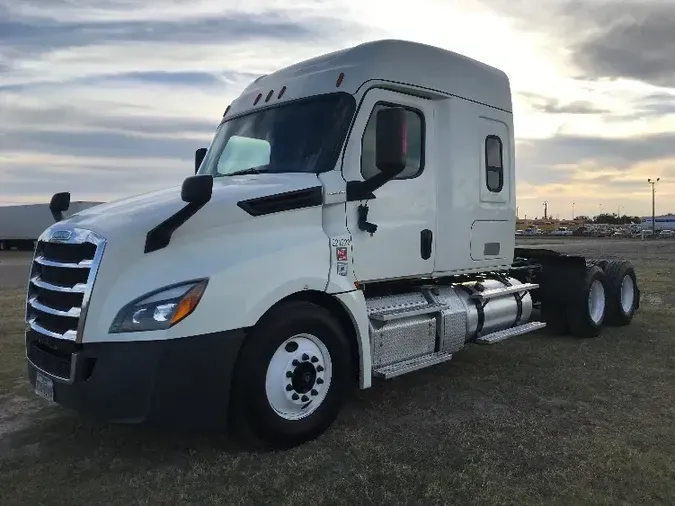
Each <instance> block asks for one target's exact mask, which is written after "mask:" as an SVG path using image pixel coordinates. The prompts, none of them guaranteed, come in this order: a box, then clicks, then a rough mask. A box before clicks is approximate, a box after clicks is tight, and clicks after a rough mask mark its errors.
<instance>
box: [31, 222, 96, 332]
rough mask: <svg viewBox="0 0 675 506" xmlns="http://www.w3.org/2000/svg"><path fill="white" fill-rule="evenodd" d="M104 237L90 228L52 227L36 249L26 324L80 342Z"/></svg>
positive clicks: (39, 240)
mask: <svg viewBox="0 0 675 506" xmlns="http://www.w3.org/2000/svg"><path fill="white" fill-rule="evenodd" d="M104 247H105V239H103V238H102V237H101V236H99V235H98V234H96V233H94V232H91V231H89V230H84V229H78V228H70V227H65V226H64V227H54V228H53V229H51V230H48V231H46V232H45V233H44V234H43V235H42V236H41V237H40V238H39V239H38V243H37V246H36V248H35V255H34V257H33V264H32V267H31V273H30V279H29V283H28V293H27V297H26V323H27V324H28V325H29V327H30V328H31V330H32V331H33V332H34V333H36V334H38V335H41V336H44V337H47V338H53V339H64V340H68V341H74V342H78V343H79V342H81V341H82V331H83V328H84V320H85V317H86V310H87V304H88V302H89V297H90V295H91V290H92V287H93V284H94V280H95V278H96V273H97V271H98V266H99V263H100V261H101V256H102V255H103V249H104Z"/></svg>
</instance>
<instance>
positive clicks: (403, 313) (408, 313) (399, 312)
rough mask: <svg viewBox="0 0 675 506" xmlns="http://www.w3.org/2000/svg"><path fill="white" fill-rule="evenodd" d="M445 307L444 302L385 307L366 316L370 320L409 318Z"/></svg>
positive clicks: (386, 320) (383, 320) (384, 320)
mask: <svg viewBox="0 0 675 506" xmlns="http://www.w3.org/2000/svg"><path fill="white" fill-rule="evenodd" d="M446 307H447V306H446V305H445V304H427V305H424V306H412V307H402V308H394V309H387V310H384V311H378V312H376V313H371V314H370V315H368V317H369V318H370V319H371V320H375V321H381V322H388V321H391V320H399V319H401V318H410V317H412V316H419V315H423V314H429V313H436V312H439V311H442V310H443V309H445V308H446Z"/></svg>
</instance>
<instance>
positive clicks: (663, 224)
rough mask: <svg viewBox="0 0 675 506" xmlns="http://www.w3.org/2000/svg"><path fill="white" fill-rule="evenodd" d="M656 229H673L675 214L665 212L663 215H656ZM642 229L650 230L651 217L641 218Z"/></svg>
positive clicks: (674, 227)
mask: <svg viewBox="0 0 675 506" xmlns="http://www.w3.org/2000/svg"><path fill="white" fill-rule="evenodd" d="M655 220H656V226H655V227H654V228H655V229H656V230H675V214H665V215H663V216H656V218H655ZM640 225H641V226H642V228H643V229H646V230H651V229H652V217H651V216H649V217H646V218H642V223H641V224H640Z"/></svg>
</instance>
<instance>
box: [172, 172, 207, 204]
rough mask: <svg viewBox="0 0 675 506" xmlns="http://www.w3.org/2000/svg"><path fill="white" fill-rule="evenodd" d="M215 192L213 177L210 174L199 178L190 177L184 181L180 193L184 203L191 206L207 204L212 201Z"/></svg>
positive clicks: (201, 175)
mask: <svg viewBox="0 0 675 506" xmlns="http://www.w3.org/2000/svg"><path fill="white" fill-rule="evenodd" d="M212 192H213V176H211V175H209V174H200V175H199V176H190V177H188V178H186V179H185V181H183V186H182V187H181V191H180V198H181V199H183V202H187V203H189V204H201V205H204V204H206V203H207V202H208V201H209V200H211V193H212Z"/></svg>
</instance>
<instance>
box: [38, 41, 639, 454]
mask: <svg viewBox="0 0 675 506" xmlns="http://www.w3.org/2000/svg"><path fill="white" fill-rule="evenodd" d="M195 171H196V174H194V175H190V176H189V177H187V178H186V180H185V181H184V182H183V185H182V187H181V188H169V189H166V190H162V191H156V192H152V193H147V194H144V195H140V196H136V197H132V198H128V199H124V200H120V201H117V202H112V203H107V204H104V205H100V206H97V207H95V208H93V209H90V210H86V211H83V212H80V213H78V214H76V215H74V216H72V217H70V218H69V219H66V220H63V221H58V222H57V223H55V224H53V225H52V226H50V227H49V228H48V229H47V230H46V231H45V232H44V233H43V235H42V236H41V237H40V240H39V243H38V245H37V247H36V250H35V256H34V261H33V265H32V272H31V274H30V283H29V287H28V293H27V302H26V321H27V324H28V325H27V331H26V355H27V361H28V376H29V379H30V382H31V384H32V385H33V387H34V388H35V391H36V393H37V394H39V395H41V396H44V397H46V398H47V399H50V400H52V401H54V402H56V403H59V404H61V405H62V406H65V407H67V408H72V409H75V410H78V411H80V412H82V413H88V414H91V415H94V416H98V417H101V418H103V419H106V420H109V421H112V422H115V423H139V424H140V423H148V424H161V425H179V426H182V427H185V426H191V427H196V428H226V427H227V428H231V429H232V430H234V431H235V433H236V434H240V435H243V436H247V438H248V440H250V441H257V442H260V443H262V444H264V445H266V446H271V447H289V446H293V445H297V444H300V443H302V442H304V441H307V440H310V439H312V438H314V437H316V436H318V435H319V434H321V433H323V432H324V431H325V430H326V429H327V428H328V427H329V426H330V425H331V424H332V422H333V421H334V419H335V418H336V416H337V414H338V412H339V410H340V408H341V405H342V404H343V402H344V401H345V398H346V397H345V396H346V395H347V393H348V392H349V391H350V387H352V386H355V387H358V388H361V389H366V388H369V387H370V386H371V385H372V383H373V381H374V380H375V379H377V378H382V379H385V380H386V379H389V378H393V377H396V376H399V375H402V374H406V373H410V372H412V371H415V370H419V369H422V368H425V367H430V366H434V365H436V364H440V363H443V362H446V361H448V360H450V359H451V358H452V356H453V354H455V353H458V352H460V350H462V348H464V347H465V346H468V345H471V344H474V343H476V344H493V343H497V342H499V341H501V340H504V339H507V338H511V337H514V336H518V335H522V334H525V333H528V332H533V331H536V330H538V329H541V328H543V327H544V326H546V325H548V326H549V327H551V328H553V329H554V330H555V331H556V332H567V333H570V334H572V335H574V336H579V337H595V336H598V335H599V334H600V332H601V329H602V327H603V326H604V325H625V324H628V323H629V322H630V321H631V319H632V318H633V315H634V313H635V311H636V310H637V308H638V306H639V296H640V292H639V290H638V285H637V282H636V279H635V272H634V269H633V267H632V266H631V264H630V263H629V262H627V261H617V260H612V261H597V262H592V261H589V260H587V259H585V258H583V257H580V256H574V255H563V254H559V253H556V252H553V251H549V250H544V249H534V248H533V249H521V248H516V246H515V237H514V233H513V230H514V228H515V222H514V221H515V206H516V197H515V187H516V171H515V164H514V134H513V114H512V105H511V90H510V84H509V80H508V78H507V76H506V75H505V74H504V73H503V72H501V71H499V70H497V69H495V68H492V67H489V66H487V65H484V64H482V63H480V62H477V61H475V60H472V59H469V58H466V57H464V56H461V55H459V54H456V53H453V52H450V51H446V50H443V49H439V48H435V47H431V46H427V45H422V44H418V43H412V42H407V41H397V40H383V41H375V42H369V43H365V44H361V45H358V46H355V47H352V48H348V49H345V50H342V51H338V52H334V53H331V54H327V55H323V56H319V57H316V58H314V59H311V60H308V61H303V62H300V63H297V64H295V65H292V66H290V67H287V68H284V69H281V70H279V71H277V72H274V73H272V74H269V75H266V76H263V77H261V78H259V79H257V80H256V81H255V82H253V83H252V84H251V85H250V86H248V88H246V89H245V90H244V91H243V92H242V93H241V95H240V96H239V97H238V98H237V99H236V100H234V101H233V102H232V103H231V104H230V106H229V107H227V109H226V111H225V114H224V116H223V119H222V122H221V123H220V125H219V126H218V128H217V130H216V132H215V135H214V137H213V140H212V142H211V144H210V146H209V147H208V148H201V149H199V150H197V152H196V156H195ZM68 198H69V197H68V195H62V194H57V195H55V196H54V199H53V200H52V208H53V210H54V212H55V213H56V214H58V213H59V212H60V211H62V210H64V209H66V208H67V207H68V205H67V202H68ZM535 309H537V310H539V312H540V313H541V315H542V316H543V317H542V318H539V319H535V315H537V314H538V313H535V312H534V310H535ZM542 344H543V345H545V344H544V342H542Z"/></svg>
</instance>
